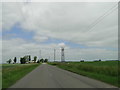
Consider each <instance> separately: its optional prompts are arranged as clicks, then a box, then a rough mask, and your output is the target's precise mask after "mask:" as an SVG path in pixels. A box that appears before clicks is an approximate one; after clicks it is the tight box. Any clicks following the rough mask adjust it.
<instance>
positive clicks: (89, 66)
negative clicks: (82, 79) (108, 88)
mask: <svg viewBox="0 0 120 90" xmlns="http://www.w3.org/2000/svg"><path fill="white" fill-rule="evenodd" d="M49 64H51V65H55V66H57V67H59V68H62V69H65V70H68V71H71V72H74V73H77V74H80V75H83V76H87V77H90V78H94V79H97V80H100V81H103V82H106V83H108V84H111V85H114V86H117V87H120V84H118V82H120V81H119V80H118V77H119V78H120V76H119V75H118V61H100V62H66V63H60V62H51V63H49ZM119 72H120V70H119Z"/></svg>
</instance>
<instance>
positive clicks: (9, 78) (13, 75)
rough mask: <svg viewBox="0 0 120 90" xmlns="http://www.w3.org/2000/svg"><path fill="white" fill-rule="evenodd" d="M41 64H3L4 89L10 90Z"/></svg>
mask: <svg viewBox="0 0 120 90" xmlns="http://www.w3.org/2000/svg"><path fill="white" fill-rule="evenodd" d="M39 65H40V64H3V65H2V88H8V87H10V86H11V85H13V84H14V83H15V82H16V81H17V80H19V79H21V78H22V77H23V76H25V75H26V74H27V73H29V72H31V71H32V70H33V69H35V68H36V67H37V66H39Z"/></svg>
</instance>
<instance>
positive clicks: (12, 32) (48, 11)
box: [0, 2, 118, 62]
mask: <svg viewBox="0 0 120 90" xmlns="http://www.w3.org/2000/svg"><path fill="white" fill-rule="evenodd" d="M0 13H2V19H0V23H1V22H2V29H1V32H2V44H3V48H2V50H3V52H2V53H3V59H2V60H3V62H5V61H7V60H8V59H10V58H11V59H13V58H14V57H15V56H16V57H17V58H19V57H21V56H24V55H28V54H30V55H32V56H34V55H36V56H38V57H40V53H39V52H40V50H41V56H42V57H43V58H50V59H51V60H53V49H54V48H55V49H56V59H57V60H60V46H59V44H60V43H61V44H64V46H65V58H66V60H81V59H84V60H95V59H102V60H111V59H118V50H117V49H118V48H117V47H118V10H117V2H66V3H65V2H56V3H55V2H50V3H48V2H44V3H43V2H40V3H35V2H34V3H33V2H32V3H3V5H2V12H0ZM0 25H1V24H0ZM0 28H1V26H0Z"/></svg>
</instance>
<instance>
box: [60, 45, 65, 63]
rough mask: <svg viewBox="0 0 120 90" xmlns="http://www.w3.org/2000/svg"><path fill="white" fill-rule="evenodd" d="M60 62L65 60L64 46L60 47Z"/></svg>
mask: <svg viewBox="0 0 120 90" xmlns="http://www.w3.org/2000/svg"><path fill="white" fill-rule="evenodd" d="M61 62H65V55H64V48H63V47H61Z"/></svg>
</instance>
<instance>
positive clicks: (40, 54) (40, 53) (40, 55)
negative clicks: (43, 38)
mask: <svg viewBox="0 0 120 90" xmlns="http://www.w3.org/2000/svg"><path fill="white" fill-rule="evenodd" d="M39 53H40V59H42V57H41V50H40V51H39Z"/></svg>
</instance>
